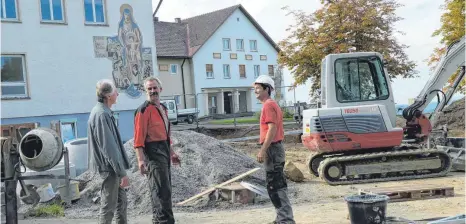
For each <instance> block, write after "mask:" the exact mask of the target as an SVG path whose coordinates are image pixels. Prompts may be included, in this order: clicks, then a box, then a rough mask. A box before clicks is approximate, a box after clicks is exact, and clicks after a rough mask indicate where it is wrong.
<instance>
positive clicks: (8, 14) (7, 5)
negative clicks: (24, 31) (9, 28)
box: [1, 0, 18, 21]
mask: <svg viewBox="0 0 466 224" xmlns="http://www.w3.org/2000/svg"><path fill="white" fill-rule="evenodd" d="M16 3H17V2H16V0H1V16H2V20H13V21H18V7H17V5H16Z"/></svg>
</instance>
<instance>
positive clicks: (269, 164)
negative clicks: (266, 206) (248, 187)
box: [265, 143, 295, 224]
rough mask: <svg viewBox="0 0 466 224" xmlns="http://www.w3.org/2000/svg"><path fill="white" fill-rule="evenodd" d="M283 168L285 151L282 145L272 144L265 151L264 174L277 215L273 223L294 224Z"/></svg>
mask: <svg viewBox="0 0 466 224" xmlns="http://www.w3.org/2000/svg"><path fill="white" fill-rule="evenodd" d="M284 166H285V149H284V148H283V145H282V144H281V143H272V144H271V145H270V147H269V148H268V149H267V157H266V159H265V172H266V174H267V176H266V181H267V192H268V193H269V197H270V200H271V201H272V204H273V206H274V207H275V211H276V213H277V216H276V218H275V223H277V224H294V223H295V221H294V219H293V210H292V208H291V203H290V200H289V199H288V195H287V189H288V185H287V183H286V178H285V174H284V172H283V169H284Z"/></svg>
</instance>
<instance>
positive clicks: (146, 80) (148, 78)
mask: <svg viewBox="0 0 466 224" xmlns="http://www.w3.org/2000/svg"><path fill="white" fill-rule="evenodd" d="M152 81H156V82H157V83H158V84H159V87H162V82H161V81H160V79H158V78H156V77H153V76H149V77H147V78H145V79H144V88H146V84H147V83H148V82H152Z"/></svg>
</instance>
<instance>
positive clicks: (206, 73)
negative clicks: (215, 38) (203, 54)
mask: <svg viewBox="0 0 466 224" xmlns="http://www.w3.org/2000/svg"><path fill="white" fill-rule="evenodd" d="M207 65H212V72H211V73H212V75H211V76H209V73H208V71H207ZM205 75H206V77H207V78H208V79H213V78H214V64H206V66H205Z"/></svg>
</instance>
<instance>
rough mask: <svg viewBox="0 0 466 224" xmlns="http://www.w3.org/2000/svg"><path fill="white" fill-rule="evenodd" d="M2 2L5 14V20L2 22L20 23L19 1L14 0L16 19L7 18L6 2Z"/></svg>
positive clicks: (3, 0)
mask: <svg viewBox="0 0 466 224" xmlns="http://www.w3.org/2000/svg"><path fill="white" fill-rule="evenodd" d="M1 1H2V8H1V10H2V13H3V16H5V18H3V17H2V18H1V20H2V21H11V22H19V21H20V20H19V13H18V11H19V9H18V0H14V2H15V18H6V4H5V0H1Z"/></svg>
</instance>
